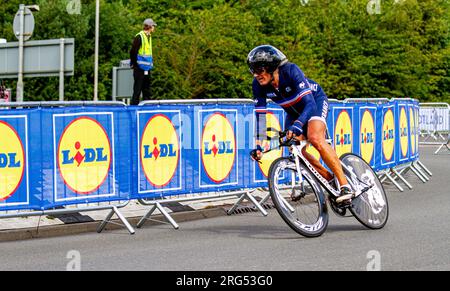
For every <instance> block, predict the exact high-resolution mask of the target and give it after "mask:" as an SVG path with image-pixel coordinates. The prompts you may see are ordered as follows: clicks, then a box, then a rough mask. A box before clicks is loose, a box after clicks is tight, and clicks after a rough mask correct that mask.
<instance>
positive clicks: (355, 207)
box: [268, 128, 389, 237]
mask: <svg viewBox="0 0 450 291" xmlns="http://www.w3.org/2000/svg"><path fill="white" fill-rule="evenodd" d="M268 130H270V128H268ZM285 136H286V132H280V131H277V134H276V135H275V136H274V137H272V138H269V139H274V138H275V139H278V142H279V145H278V147H277V148H280V147H288V148H289V151H290V154H289V155H288V156H285V157H280V158H278V159H276V160H275V161H273V163H272V164H271V166H270V169H269V175H268V184H269V192H270V197H271V198H272V201H273V204H274V206H275V208H276V209H277V211H278V213H279V214H280V216H281V217H282V218H283V220H284V221H285V222H286V223H287V224H288V225H289V226H290V227H291V228H292V229H293V230H295V231H296V232H297V233H299V234H301V235H303V236H305V237H317V236H320V235H322V234H323V233H324V232H325V230H326V228H327V226H328V216H329V215H328V208H327V201H328V204H329V205H330V207H331V209H332V210H333V211H334V212H335V213H336V214H337V215H338V216H346V213H347V210H349V211H350V212H351V214H352V215H353V216H354V217H355V218H356V219H357V220H358V221H359V222H360V223H362V224H363V225H364V226H366V227H368V228H370V229H380V228H382V227H383V226H384V225H385V224H386V222H387V220H388V216H389V206H388V200H387V197H386V193H385V191H384V188H383V185H382V184H381V182H380V180H379V179H378V176H377V175H376V173H375V172H374V170H373V169H372V167H371V166H370V165H369V164H367V163H366V161H364V160H363V159H362V158H361V157H359V156H358V155H355V154H352V153H347V154H344V155H342V156H341V157H340V162H341V164H342V168H343V170H344V174H345V176H346V177H347V180H348V182H349V184H350V186H351V187H352V190H353V191H354V193H355V196H354V198H352V199H351V201H350V202H349V203H337V202H336V198H337V197H339V195H340V191H339V189H338V186H337V185H338V183H337V181H332V182H329V181H327V180H326V179H325V178H324V177H322V176H321V175H320V174H319V172H318V171H317V170H316V169H315V168H314V167H313V165H312V164H311V163H310V162H309V161H308V160H307V159H306V157H305V156H304V155H303V154H302V151H303V149H304V148H305V147H306V146H307V145H308V144H309V142H308V141H300V142H299V141H297V140H294V139H290V140H285ZM327 142H328V143H329V144H331V139H327ZM269 151H270V150H269Z"/></svg>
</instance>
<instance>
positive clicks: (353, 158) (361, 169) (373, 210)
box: [341, 153, 389, 229]
mask: <svg viewBox="0 0 450 291" xmlns="http://www.w3.org/2000/svg"><path fill="white" fill-rule="evenodd" d="M341 161H342V163H343V164H344V165H345V167H344V172H345V174H346V176H347V179H348V180H349V183H350V184H351V185H352V187H353V189H354V190H355V191H361V190H363V189H367V187H370V188H369V189H368V190H367V191H365V192H364V193H362V194H361V195H359V196H358V197H356V198H354V199H352V205H351V207H350V212H351V213H352V214H353V216H354V217H355V218H356V219H357V220H358V221H359V222H360V223H362V224H363V225H364V226H366V227H368V228H370V229H380V228H382V227H383V226H384V225H385V224H386V222H387V220H388V216H389V205H388V200H387V197H386V193H385V191H384V188H383V185H382V184H381V182H380V180H379V179H378V176H377V175H376V174H375V172H374V171H373V169H372V167H371V166H370V165H369V164H367V163H366V161H364V160H363V159H362V158H361V157H359V156H357V155H355V154H351V153H349V154H345V155H343V156H342V157H341ZM349 171H352V172H353V173H354V175H351V173H350V172H349ZM352 177H354V178H352Z"/></svg>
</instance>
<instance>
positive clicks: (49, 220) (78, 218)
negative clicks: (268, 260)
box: [0, 190, 273, 242]
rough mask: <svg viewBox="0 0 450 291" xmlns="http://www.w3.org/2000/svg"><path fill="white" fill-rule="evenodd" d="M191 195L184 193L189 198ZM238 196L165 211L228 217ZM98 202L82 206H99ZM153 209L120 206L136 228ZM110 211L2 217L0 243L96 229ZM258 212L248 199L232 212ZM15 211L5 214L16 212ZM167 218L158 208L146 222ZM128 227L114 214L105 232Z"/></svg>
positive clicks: (168, 206)
mask: <svg viewBox="0 0 450 291" xmlns="http://www.w3.org/2000/svg"><path fill="white" fill-rule="evenodd" d="M266 195H267V192H265V191H258V190H257V191H255V192H254V193H253V197H255V198H256V199H257V200H258V201H260V200H261V199H263V198H264V197H265V196H266ZM187 197H189V196H183V198H187ZM238 198H239V197H237V196H236V197H223V198H215V199H211V200H209V201H206V200H195V201H188V202H183V203H179V202H170V203H162V206H163V208H164V210H165V211H166V212H167V213H168V214H169V215H170V216H171V217H172V218H173V219H174V220H175V221H176V222H177V223H178V222H183V221H191V220H198V219H205V218H212V217H217V216H226V215H228V214H227V211H228V210H229V209H230V208H231V207H232V206H233V205H234V204H235V203H236V201H237V200H238ZM98 205H101V204H95V205H82V207H86V206H94V207H95V206H98ZM264 207H265V208H272V207H273V206H272V205H271V204H270V203H266V204H265V205H264ZM150 209H151V206H146V205H142V204H140V203H139V202H138V201H131V202H130V203H128V205H126V206H125V207H123V208H119V211H120V213H121V214H122V215H123V216H124V217H125V218H126V219H127V221H128V222H129V223H130V224H131V225H132V226H133V227H134V228H135V230H136V231H139V230H138V229H137V228H136V225H137V223H138V222H139V220H140V219H141V218H142V217H143V216H144V215H145V214H146V213H147V212H148V211H149V210H150ZM110 211H111V210H109V209H108V210H100V211H89V212H82V213H79V212H75V213H71V214H63V215H42V216H28V217H17V218H5V219H0V242H2V241H14V240H25V239H33V238H47V237H56V236H63V235H74V234H80V233H86V232H96V231H97V228H98V226H99V224H100V223H101V222H102V221H103V220H104V219H105V218H106V217H107V215H108V214H109V213H110ZM253 211H256V210H255V209H254V208H253V207H252V204H251V203H249V202H248V201H246V200H245V201H244V202H243V203H241V204H240V205H239V206H238V208H237V209H236V211H235V212H234V213H233V214H239V213H243V212H253ZM13 213H14V212H13V211H9V212H3V213H2V214H13ZM165 223H168V221H167V220H166V219H165V218H164V216H163V215H162V214H161V212H160V211H159V210H158V209H156V210H155V211H154V213H153V214H152V216H151V217H150V219H149V220H148V221H147V222H146V223H145V225H146V226H147V225H157V224H165ZM116 229H125V226H123V224H122V223H121V221H120V220H119V219H118V218H117V217H115V216H113V218H112V220H111V222H110V223H108V224H107V226H106V228H105V229H104V230H103V231H110V230H116Z"/></svg>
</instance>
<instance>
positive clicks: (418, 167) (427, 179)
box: [412, 163, 430, 182]
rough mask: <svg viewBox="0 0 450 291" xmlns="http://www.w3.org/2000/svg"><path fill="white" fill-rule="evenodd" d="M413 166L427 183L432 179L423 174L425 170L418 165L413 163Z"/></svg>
mask: <svg viewBox="0 0 450 291" xmlns="http://www.w3.org/2000/svg"><path fill="white" fill-rule="evenodd" d="M412 166H413V168H414V169H416V170H417V171H418V172H419V173H420V174H421V175H422V177H424V178H425V180H426V181H427V182H428V181H430V178H429V177H428V176H427V174H425V173H424V172H422V170H423V169H422V168H421V167H420V166H419V165H417V164H415V163H412Z"/></svg>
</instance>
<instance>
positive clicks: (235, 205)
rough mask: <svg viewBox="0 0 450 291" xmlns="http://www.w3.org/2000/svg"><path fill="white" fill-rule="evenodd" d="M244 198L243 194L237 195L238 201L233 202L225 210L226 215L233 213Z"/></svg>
mask: <svg viewBox="0 0 450 291" xmlns="http://www.w3.org/2000/svg"><path fill="white" fill-rule="evenodd" d="M244 199H245V194H242V195H241V197H239V199H238V201H236V203H234V205H233V206H232V207H231V208H230V209H229V210H228V211H227V214H228V215H231V214H233V212H234V211H235V210H236V208H237V207H238V206H239V204H241V202H242V201H244Z"/></svg>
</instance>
